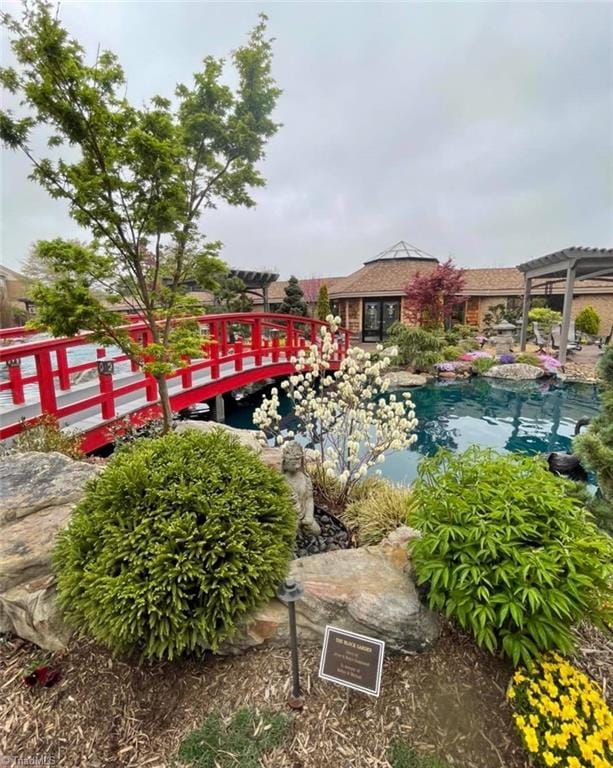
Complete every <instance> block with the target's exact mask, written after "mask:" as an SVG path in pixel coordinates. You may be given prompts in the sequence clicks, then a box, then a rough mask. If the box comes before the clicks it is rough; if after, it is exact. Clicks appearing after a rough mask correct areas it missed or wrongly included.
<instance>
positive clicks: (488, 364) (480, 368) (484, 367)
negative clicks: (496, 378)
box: [472, 357, 498, 375]
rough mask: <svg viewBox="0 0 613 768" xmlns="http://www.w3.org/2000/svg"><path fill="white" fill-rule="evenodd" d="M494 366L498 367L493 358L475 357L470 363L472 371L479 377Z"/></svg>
mask: <svg viewBox="0 0 613 768" xmlns="http://www.w3.org/2000/svg"><path fill="white" fill-rule="evenodd" d="M495 365H498V361H497V360H496V358H494V357H476V358H475V359H474V360H473V361H472V369H473V371H474V372H475V373H477V374H479V375H482V374H484V373H486V372H487V371H489V369H490V368H493V367H494V366H495Z"/></svg>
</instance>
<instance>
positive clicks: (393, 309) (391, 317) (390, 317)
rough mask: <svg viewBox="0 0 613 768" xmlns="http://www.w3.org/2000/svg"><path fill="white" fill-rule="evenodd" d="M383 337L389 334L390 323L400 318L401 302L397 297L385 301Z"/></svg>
mask: <svg viewBox="0 0 613 768" xmlns="http://www.w3.org/2000/svg"><path fill="white" fill-rule="evenodd" d="M381 314H382V317H383V337H385V336H386V335H387V331H388V329H389V327H390V325H393V324H394V323H397V322H398V321H399V320H400V302H399V301H398V300H397V299H394V300H392V301H384V302H383V311H382V313H381Z"/></svg>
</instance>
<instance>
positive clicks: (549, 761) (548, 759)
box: [543, 752, 560, 765]
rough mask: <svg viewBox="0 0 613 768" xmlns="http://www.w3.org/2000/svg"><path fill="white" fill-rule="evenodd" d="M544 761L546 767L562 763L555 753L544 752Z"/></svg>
mask: <svg viewBox="0 0 613 768" xmlns="http://www.w3.org/2000/svg"><path fill="white" fill-rule="evenodd" d="M543 760H544V761H545V765H556V764H557V763H559V762H560V758H559V757H556V756H555V755H554V754H553V752H543Z"/></svg>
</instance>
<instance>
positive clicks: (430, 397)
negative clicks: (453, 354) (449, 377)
mask: <svg viewBox="0 0 613 768" xmlns="http://www.w3.org/2000/svg"><path fill="white" fill-rule="evenodd" d="M268 391H269V390H266V393H268ZM404 391H406V390H404ZM410 392H411V395H412V399H413V402H414V404H415V412H416V415H417V418H418V419H419V425H418V427H417V430H416V432H417V442H416V443H415V444H414V445H412V446H411V447H410V448H409V449H406V450H404V451H401V452H398V453H393V454H390V455H389V456H388V457H387V459H386V461H385V463H384V464H382V465H381V470H382V472H383V474H384V475H385V476H386V477H388V478H389V479H390V480H393V481H394V482H401V483H409V482H411V481H412V480H413V478H414V477H415V476H416V474H417V465H418V463H419V460H420V459H421V457H422V456H431V455H432V454H433V453H435V452H436V451H437V450H438V449H439V448H448V449H450V450H452V451H463V450H464V449H466V448H468V446H470V445H474V444H477V445H480V446H482V447H490V448H495V449H497V450H499V451H512V452H524V453H529V454H536V453H550V452H551V451H570V449H571V442H572V437H573V434H574V431H575V425H576V423H577V421H579V419H583V418H588V419H591V418H594V417H595V416H597V415H598V412H599V389H598V386H597V385H595V384H576V383H562V382H559V381H557V380H556V379H545V380H541V381H520V382H514V381H506V380H502V379H487V378H474V379H469V380H466V381H459V382H458V381H453V382H433V383H430V384H428V385H426V386H424V387H414V388H411V390H410ZM263 394H264V392H260V393H258V394H256V395H252V396H250V397H249V398H245V399H244V400H243V401H241V402H239V403H237V404H232V405H231V406H230V407H229V408H228V410H227V413H226V423H227V424H229V425H230V426H233V427H241V428H244V429H253V428H254V427H253V423H252V421H251V418H252V414H253V410H254V408H255V407H256V406H257V405H258V404H259V402H260V400H261V398H262V395H263ZM282 398H283V399H282V402H281V412H282V413H283V414H284V419H283V422H282V425H283V427H284V428H285V429H294V430H296V423H295V420H294V419H293V417H292V414H291V403H290V401H289V400H288V399H287V398H286V397H285V396H282Z"/></svg>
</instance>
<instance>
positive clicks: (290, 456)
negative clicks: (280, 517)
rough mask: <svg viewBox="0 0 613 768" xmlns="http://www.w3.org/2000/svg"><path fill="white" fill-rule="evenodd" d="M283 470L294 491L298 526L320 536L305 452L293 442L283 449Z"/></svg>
mask: <svg viewBox="0 0 613 768" xmlns="http://www.w3.org/2000/svg"><path fill="white" fill-rule="evenodd" d="M281 468H282V470H283V474H284V476H285V479H286V480H287V482H288V483H289V486H290V488H291V489H292V493H293V496H294V504H295V505H296V514H297V515H298V524H299V525H300V526H301V527H302V528H304V529H305V530H307V531H308V532H309V533H312V534H313V535H314V536H319V534H320V533H321V529H320V527H319V525H318V524H317V522H316V520H315V517H314V515H313V512H314V504H313V483H312V482H311V478H310V477H309V476H308V475H307V473H306V472H305V469H304V450H303V449H302V446H300V445H299V444H298V443H296V442H294V441H293V440H292V441H291V442H288V443H286V444H285V446H284V447H283V463H282V465H281Z"/></svg>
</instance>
